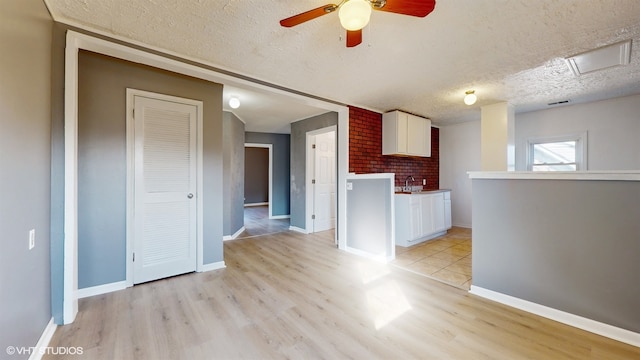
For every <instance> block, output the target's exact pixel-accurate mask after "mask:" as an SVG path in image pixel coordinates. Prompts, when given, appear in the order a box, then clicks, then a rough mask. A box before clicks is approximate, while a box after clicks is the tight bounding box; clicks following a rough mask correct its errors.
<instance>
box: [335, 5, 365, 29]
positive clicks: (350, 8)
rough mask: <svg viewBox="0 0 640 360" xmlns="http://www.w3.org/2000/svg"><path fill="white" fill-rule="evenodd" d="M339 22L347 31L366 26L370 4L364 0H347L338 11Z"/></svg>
mask: <svg viewBox="0 0 640 360" xmlns="http://www.w3.org/2000/svg"><path fill="white" fill-rule="evenodd" d="M338 17H339V18H340V24H341V25H342V27H343V28H345V29H347V30H349V31H356V30H360V29H362V28H363V27H365V26H367V24H368V23H369V18H370V17H371V5H369V2H368V1H366V0H349V1H347V2H346V3H344V4H343V5H342V6H340V10H339V11H338Z"/></svg>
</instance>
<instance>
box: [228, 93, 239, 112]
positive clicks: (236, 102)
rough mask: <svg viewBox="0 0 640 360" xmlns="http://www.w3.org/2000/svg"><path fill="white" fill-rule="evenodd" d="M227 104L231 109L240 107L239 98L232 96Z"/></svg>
mask: <svg viewBox="0 0 640 360" xmlns="http://www.w3.org/2000/svg"><path fill="white" fill-rule="evenodd" d="M229 106H230V107H231V108H232V109H237V108H239V107H240V99H238V98H237V97H235V96H234V97H232V98H231V99H229Z"/></svg>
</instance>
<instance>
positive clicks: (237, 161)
mask: <svg viewBox="0 0 640 360" xmlns="http://www.w3.org/2000/svg"><path fill="white" fill-rule="evenodd" d="M222 119H223V123H222V133H223V148H224V150H223V151H224V160H223V171H222V176H223V186H224V200H223V203H224V212H223V214H224V218H223V234H224V235H233V234H235V233H236V232H237V231H238V230H240V228H242V226H244V123H243V122H242V121H240V119H238V118H237V117H236V116H235V115H234V114H233V113H230V112H227V111H225V112H223V114H222Z"/></svg>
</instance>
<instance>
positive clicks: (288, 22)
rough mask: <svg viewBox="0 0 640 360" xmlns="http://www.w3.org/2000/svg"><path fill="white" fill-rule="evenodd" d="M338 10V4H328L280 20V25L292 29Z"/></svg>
mask: <svg viewBox="0 0 640 360" xmlns="http://www.w3.org/2000/svg"><path fill="white" fill-rule="evenodd" d="M336 9H338V5H336V4H327V5H323V6H320V7H319V8H315V9H313V10H309V11H305V12H303V13H300V14H298V15H293V16H292V17H288V18H286V19H284V20H280V25H282V26H284V27H292V26H296V25H300V24H302V23H303V22H307V21H309V20H313V19H315V18H317V17H320V16H322V15H326V14H328V13H332V12H334V11H336Z"/></svg>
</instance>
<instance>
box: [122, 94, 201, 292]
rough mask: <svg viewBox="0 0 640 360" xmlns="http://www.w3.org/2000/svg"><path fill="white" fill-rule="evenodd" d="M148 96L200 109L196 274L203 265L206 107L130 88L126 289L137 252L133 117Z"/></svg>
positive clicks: (197, 169)
mask: <svg viewBox="0 0 640 360" xmlns="http://www.w3.org/2000/svg"><path fill="white" fill-rule="evenodd" d="M135 96H144V97H147V98H151V99H156V100H162V101H172V102H177V103H181V104H188V105H193V106H195V107H196V109H197V113H196V132H197V133H196V271H197V272H201V271H202V268H203V266H204V264H203V256H202V252H203V241H204V237H203V229H204V223H203V221H204V220H203V201H202V194H203V181H202V172H203V161H202V116H203V113H202V111H203V107H204V106H203V103H202V101H199V100H193V99H187V98H182V97H177V96H171V95H165V94H159V93H154V92H149V91H143V90H138V89H131V88H127V104H126V109H127V125H126V143H127V217H126V219H127V223H126V227H127V233H126V234H127V239H126V253H127V259H126V261H125V266H126V278H125V282H126V286H127V287H131V286H133V269H134V264H133V252H134V249H135V221H134V214H135V145H136V140H135V119H134V117H133V109H134V104H135V103H134V97H135Z"/></svg>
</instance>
